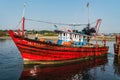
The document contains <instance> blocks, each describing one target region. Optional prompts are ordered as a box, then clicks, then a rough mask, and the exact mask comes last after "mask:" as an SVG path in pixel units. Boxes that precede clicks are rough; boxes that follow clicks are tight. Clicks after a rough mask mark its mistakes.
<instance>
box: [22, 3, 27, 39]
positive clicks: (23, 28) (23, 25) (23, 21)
mask: <svg viewBox="0 0 120 80" xmlns="http://www.w3.org/2000/svg"><path fill="white" fill-rule="evenodd" d="M25 6H26V4H25V3H24V7H23V15H22V37H23V38H24V36H25V34H24V30H25V17H24V16H25Z"/></svg>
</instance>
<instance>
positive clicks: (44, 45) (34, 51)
mask: <svg viewBox="0 0 120 80" xmlns="http://www.w3.org/2000/svg"><path fill="white" fill-rule="evenodd" d="M25 20H30V19H25V17H23V19H22V33H20V30H18V32H17V33H16V32H14V31H12V30H9V31H8V32H9V34H10V36H11V38H12V40H13V41H14V43H15V44H16V46H17V48H18V49H19V51H20V53H21V55H22V58H23V59H24V63H25V64H63V63H70V62H75V61H79V60H84V59H89V58H93V57H99V56H103V55H106V54H107V53H108V46H106V45H100V44H98V43H97V41H96V44H92V43H89V39H90V37H91V35H92V34H93V33H95V35H94V36H96V34H97V33H98V30H99V26H100V23H101V19H98V20H97V23H96V25H95V27H94V28H90V23H89V22H88V24H87V27H86V28H84V29H83V30H82V31H83V32H82V33H80V32H79V31H78V30H73V31H72V30H66V31H63V30H62V31H61V30H55V32H57V34H58V40H56V42H55V41H54V40H49V41H45V40H41V39H37V40H36V39H30V38H27V37H25V33H24V23H25ZM33 21H34V20H33ZM37 22H44V21H37ZM46 23H50V22H46ZM52 24H53V23H52ZM55 24H57V23H55ZM63 25H68V26H79V25H81V24H63ZM86 39H87V40H86Z"/></svg>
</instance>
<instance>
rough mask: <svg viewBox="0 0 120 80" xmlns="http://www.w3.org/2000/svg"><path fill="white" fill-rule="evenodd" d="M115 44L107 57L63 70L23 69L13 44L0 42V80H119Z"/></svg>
mask: <svg viewBox="0 0 120 80" xmlns="http://www.w3.org/2000/svg"><path fill="white" fill-rule="evenodd" d="M113 43H114V42H107V45H109V46H110V48H109V53H108V55H107V57H103V58H98V59H95V60H91V61H90V60H89V61H84V62H81V63H74V64H69V65H61V66H50V67H42V66H41V65H31V66H28V65H24V66H23V61H22V59H21V56H20V54H19V51H18V49H17V48H16V46H15V45H14V43H13V42H12V41H11V40H0V80H120V64H118V63H114V62H115V58H114V53H113Z"/></svg>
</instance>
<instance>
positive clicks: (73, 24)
mask: <svg viewBox="0 0 120 80" xmlns="http://www.w3.org/2000/svg"><path fill="white" fill-rule="evenodd" d="M26 20H29V21H35V22H41V23H47V24H53V25H67V26H82V25H87V24H66V23H53V22H47V21H41V20H33V19H26Z"/></svg>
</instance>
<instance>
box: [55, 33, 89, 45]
mask: <svg viewBox="0 0 120 80" xmlns="http://www.w3.org/2000/svg"><path fill="white" fill-rule="evenodd" d="M55 32H57V33H58V41H57V44H58V45H62V44H64V43H67V42H72V43H73V45H79V46H82V45H86V44H87V41H86V39H85V36H84V35H82V34H80V33H75V32H66V31H55Z"/></svg>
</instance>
